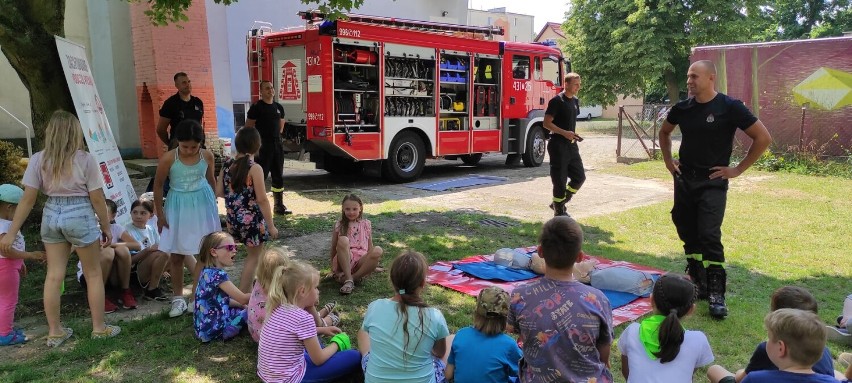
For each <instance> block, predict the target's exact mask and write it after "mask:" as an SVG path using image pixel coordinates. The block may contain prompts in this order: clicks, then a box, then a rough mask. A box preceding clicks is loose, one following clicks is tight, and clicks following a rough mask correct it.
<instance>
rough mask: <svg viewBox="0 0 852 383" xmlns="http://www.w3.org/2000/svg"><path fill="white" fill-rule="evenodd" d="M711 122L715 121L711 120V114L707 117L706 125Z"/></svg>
mask: <svg viewBox="0 0 852 383" xmlns="http://www.w3.org/2000/svg"><path fill="white" fill-rule="evenodd" d="M713 121H716V119H715V118H713V115H712V114H710V115H708V116H707V123H708V124H709V123H712V122H713Z"/></svg>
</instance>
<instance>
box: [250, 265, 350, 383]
mask: <svg viewBox="0 0 852 383" xmlns="http://www.w3.org/2000/svg"><path fill="white" fill-rule="evenodd" d="M318 286H319V272H317V270H316V269H315V268H314V267H313V266H311V265H309V264H307V263H304V262H300V261H296V260H292V259H286V260H284V263H283V264H282V265H280V266H278V267H276V268H275V271H274V272H273V273H272V283H271V284H270V286H269V289H268V291H267V293H268V297H267V300H266V319H265V321H264V322H263V331H261V333H260V342H259V344H258V350H257V375H258V376H259V377H260V379H262V380H263V381H264V382H303V383H308V382H333V381H336V380H338V379H340V378H342V377H346V376H349V375H351V374H352V373H354V372H356V371H357V370H358V365H359V364H360V361H361V354H360V353H358V351H356V350H351V347H352V346H351V343H350V340H349V336H348V335H346V333H343V332H341V333H339V334H337V335H335V336H333V337H332V338H331V340H330V341H329V344H328V345H326V346H325V347H324V348H323V347H322V345H321V344H320V341H319V338H318V337H317V326H316V322H315V321H314V317H313V316H312V315H311V314H310V313H309V312H308V311H306V308H308V307H311V306H314V305H316V303H317V301H318V300H319V289H318V288H317V287H318Z"/></svg>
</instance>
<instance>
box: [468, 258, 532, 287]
mask: <svg viewBox="0 0 852 383" xmlns="http://www.w3.org/2000/svg"><path fill="white" fill-rule="evenodd" d="M453 267H454V268H456V269H459V270H461V271H464V272H465V273H468V274H470V275H473V276H474V277H477V278H479V279H486V280H498V281H504V282H515V281H523V280H527V279H533V278H535V277H537V276H538V274H536V273H534V272H532V271H529V270H522V269H513V268H511V267H506V266H500V265H495V264H494V262H490V261H483V262H465V263H455V264H453Z"/></svg>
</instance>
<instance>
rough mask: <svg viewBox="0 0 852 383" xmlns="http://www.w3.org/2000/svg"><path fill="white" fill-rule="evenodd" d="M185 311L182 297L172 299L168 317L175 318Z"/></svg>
mask: <svg viewBox="0 0 852 383" xmlns="http://www.w3.org/2000/svg"><path fill="white" fill-rule="evenodd" d="M184 311H186V300H184V299H183V298H175V299H172V309H171V311H169V318H175V317H179V316H181V315H183V313H184Z"/></svg>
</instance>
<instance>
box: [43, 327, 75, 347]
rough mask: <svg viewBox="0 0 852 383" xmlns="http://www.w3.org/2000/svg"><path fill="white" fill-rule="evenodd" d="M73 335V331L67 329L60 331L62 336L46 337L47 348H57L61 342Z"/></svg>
mask: <svg viewBox="0 0 852 383" xmlns="http://www.w3.org/2000/svg"><path fill="white" fill-rule="evenodd" d="M71 335H74V330H71V329H70V328H68V327H65V328H63V329H62V335H48V336H47V347H53V348H56V347H59V346H60V345H61V344H62V343H63V342H65V341H66V340H68V338H70V337H71Z"/></svg>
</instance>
